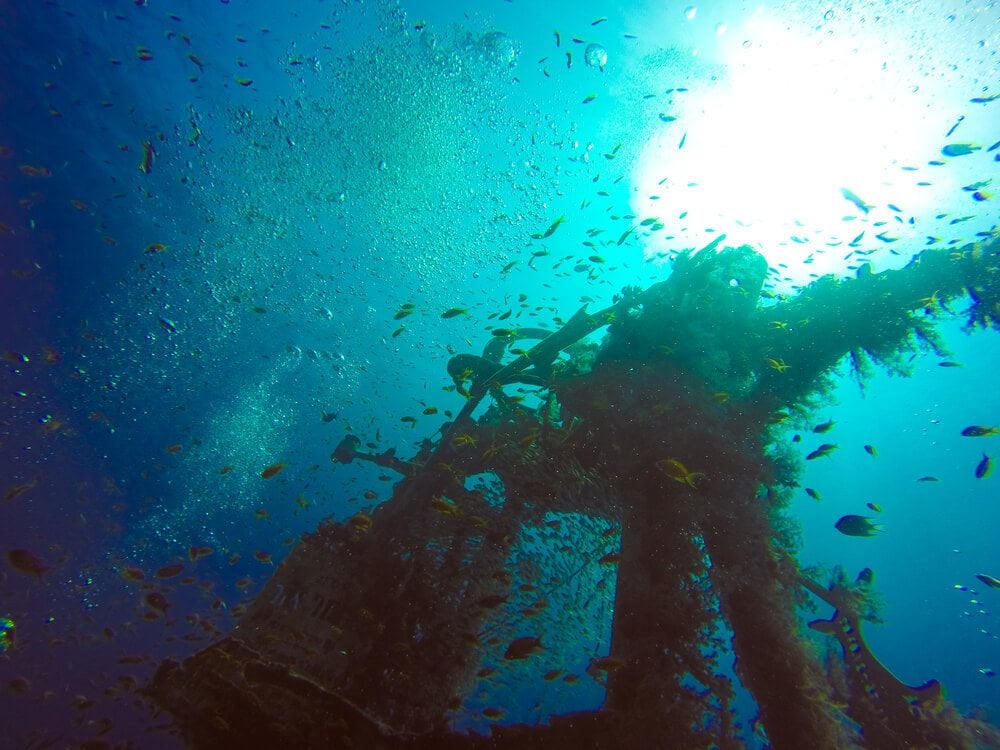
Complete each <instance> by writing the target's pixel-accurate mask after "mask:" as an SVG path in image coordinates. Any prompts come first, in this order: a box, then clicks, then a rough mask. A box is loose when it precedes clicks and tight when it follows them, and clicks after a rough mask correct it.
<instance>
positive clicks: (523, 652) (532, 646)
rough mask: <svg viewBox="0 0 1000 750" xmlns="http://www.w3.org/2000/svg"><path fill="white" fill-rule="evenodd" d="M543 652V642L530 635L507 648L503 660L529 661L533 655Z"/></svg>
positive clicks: (511, 643)
mask: <svg viewBox="0 0 1000 750" xmlns="http://www.w3.org/2000/svg"><path fill="white" fill-rule="evenodd" d="M541 650H542V640H541V639H540V638H535V637H534V636H530V635H529V636H525V637H523V638H517V639H516V640H513V641H511V642H510V645H508V646H507V650H506V651H505V652H504V655H503V658H504V659H506V660H507V661H512V660H514V659H527V658H528V657H529V656H531V655H532V654H534V653H537V652H538V651H541Z"/></svg>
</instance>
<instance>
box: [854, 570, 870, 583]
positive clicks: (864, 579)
mask: <svg viewBox="0 0 1000 750" xmlns="http://www.w3.org/2000/svg"><path fill="white" fill-rule="evenodd" d="M874 580H875V571H874V570H872V569H871V568H862V569H861V570H860V571H859V572H858V577H857V578H855V579H854V582H855V583H856V584H858V585H859V586H871V585H872V582H873V581H874Z"/></svg>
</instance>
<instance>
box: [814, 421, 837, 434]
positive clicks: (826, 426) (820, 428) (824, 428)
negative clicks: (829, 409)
mask: <svg viewBox="0 0 1000 750" xmlns="http://www.w3.org/2000/svg"><path fill="white" fill-rule="evenodd" d="M835 424H836V422H834V421H833V420H832V419H831V420H829V421H827V422H823V423H822V424H818V425H816V426H815V427H813V432H820V433H822V432H829V431H830V430H832V429H833V426H834V425H835Z"/></svg>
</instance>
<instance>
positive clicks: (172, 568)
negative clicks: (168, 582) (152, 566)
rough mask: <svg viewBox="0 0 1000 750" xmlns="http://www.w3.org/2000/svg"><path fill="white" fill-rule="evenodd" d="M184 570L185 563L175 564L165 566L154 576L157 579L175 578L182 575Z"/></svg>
mask: <svg viewBox="0 0 1000 750" xmlns="http://www.w3.org/2000/svg"><path fill="white" fill-rule="evenodd" d="M182 570H184V563H173V564H172V565H164V566H163V567H162V568H160V569H159V570H157V571H156V572H155V573H154V574H153V575H155V576H156V577H157V578H173V577H174V576H178V575H180V574H181V571H182Z"/></svg>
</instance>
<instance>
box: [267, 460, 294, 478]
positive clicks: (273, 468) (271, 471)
mask: <svg viewBox="0 0 1000 750" xmlns="http://www.w3.org/2000/svg"><path fill="white" fill-rule="evenodd" d="M286 466H288V464H286V463H285V462H284V461H282V462H281V463H277V464H271V465H270V466H267V467H265V468H264V471H262V472H261V473H260V478H261V479H270V478H271V477H273V476H274V475H275V474H278V473H280V472H281V470H282V469H284V468H285V467H286Z"/></svg>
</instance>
